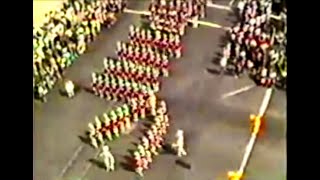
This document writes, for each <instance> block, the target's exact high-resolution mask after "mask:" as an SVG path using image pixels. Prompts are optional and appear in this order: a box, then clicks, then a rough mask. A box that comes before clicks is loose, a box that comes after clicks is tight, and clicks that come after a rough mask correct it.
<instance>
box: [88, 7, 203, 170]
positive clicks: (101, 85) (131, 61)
mask: <svg viewBox="0 0 320 180" xmlns="http://www.w3.org/2000/svg"><path fill="white" fill-rule="evenodd" d="M183 3H186V4H190V3H188V2H183ZM194 3H199V2H196V1H195V2H194ZM153 5H154V4H152V6H153ZM203 5H204V4H203ZM166 6H168V4H166V3H165V1H162V2H158V4H157V6H156V7H158V8H166ZM177 7H179V8H176V9H172V8H171V9H170V11H176V13H173V14H177V15H183V17H180V18H173V19H171V20H170V21H169V22H171V23H172V26H169V25H168V26H167V28H166V30H165V31H164V30H163V29H162V30H160V29H158V26H151V28H142V27H137V26H133V25H131V26H130V28H129V42H118V43H117V49H116V53H117V56H118V57H117V58H111V57H107V58H104V60H103V64H104V70H103V71H102V72H94V73H92V91H93V93H94V94H95V95H97V96H99V97H100V98H103V99H106V100H115V101H121V102H125V105H123V106H120V107H118V108H116V109H115V110H111V111H110V112H107V113H104V114H103V116H102V117H100V118H99V117H96V118H95V123H90V124H89V139H90V141H91V144H92V145H93V146H94V147H96V148H98V147H99V146H102V145H104V144H105V140H106V139H107V140H109V141H111V140H114V139H115V138H116V137H119V136H120V135H121V134H126V133H128V131H130V129H131V128H132V127H133V124H132V123H135V122H137V121H138V120H140V119H144V118H145V117H146V116H149V115H150V116H151V117H152V121H153V122H154V123H155V124H154V125H153V126H152V128H150V131H148V133H147V134H146V135H145V136H144V137H142V138H141V143H138V144H139V145H138V146H137V149H138V150H137V151H136V152H135V154H134V158H133V159H135V161H134V166H135V170H136V172H137V173H138V174H139V175H142V171H143V170H145V169H147V168H148V167H149V164H150V163H151V160H150V158H151V157H152V156H154V155H156V154H158V153H157V151H159V150H160V149H161V147H162V145H163V140H164V136H165V134H166V132H167V131H166V128H167V127H168V125H169V124H168V122H169V121H168V116H167V111H166V103H165V102H164V101H160V100H158V98H157V97H156V93H157V92H158V91H159V89H160V82H159V77H160V76H164V77H168V76H169V60H170V59H172V58H180V57H181V54H182V44H181V34H183V33H184V32H185V28H186V27H187V21H186V19H189V18H194V17H192V16H199V14H200V13H198V14H196V15H195V13H194V12H193V11H192V10H190V11H186V13H185V14H182V13H177V12H181V8H182V7H188V6H177ZM191 7H192V6H190V8H191ZM191 9H192V8H191ZM161 12H164V11H152V12H151V16H157V17H159V13H161ZM160 15H161V16H160V17H162V18H161V19H159V18H157V20H159V21H165V20H168V19H163V18H165V17H168V18H170V16H166V15H165V14H160ZM150 19H152V18H150ZM177 19H181V21H177ZM150 24H159V23H158V22H150ZM177 25H179V26H178V27H179V30H177V29H175V27H177ZM168 27H172V28H171V29H170V28H168ZM181 27H183V28H181ZM181 31H182V32H181ZM161 124H164V125H161ZM158 128H159V129H158ZM160 132H162V133H160ZM156 139H157V140H156ZM155 143H156V144H155ZM146 144H148V145H146ZM153 145H155V146H153ZM141 147H143V148H144V150H143V151H142V150H141ZM149 148H151V149H152V150H151V149H149ZM143 152H144V153H143ZM148 152H151V155H150V153H148ZM148 154H149V156H148Z"/></svg>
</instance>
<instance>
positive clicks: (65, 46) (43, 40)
mask: <svg viewBox="0 0 320 180" xmlns="http://www.w3.org/2000/svg"><path fill="white" fill-rule="evenodd" d="M125 6H126V2H125V1H124V0H68V1H66V2H63V5H62V8H61V9H58V10H57V11H50V12H49V13H47V14H46V15H45V19H44V23H43V25H42V26H40V27H34V28H33V56H34V57H33V72H34V74H33V89H34V95H35V98H37V99H40V100H42V101H46V98H45V95H46V94H47V93H48V92H49V91H50V90H51V89H52V88H53V86H54V85H55V83H56V81H57V80H58V79H60V78H62V76H63V72H64V69H65V68H67V67H69V66H70V65H71V64H73V62H74V61H75V60H76V59H77V58H78V57H79V55H81V54H83V53H84V52H85V51H86V48H87V45H88V43H90V42H92V41H93V40H94V39H95V38H96V37H97V35H98V34H99V32H100V31H101V29H102V28H103V27H110V26H111V25H113V24H114V23H115V22H116V20H117V19H116V16H115V15H116V14H117V13H119V12H121V11H122V10H123V8H124V7H125Z"/></svg>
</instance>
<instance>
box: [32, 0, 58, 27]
mask: <svg viewBox="0 0 320 180" xmlns="http://www.w3.org/2000/svg"><path fill="white" fill-rule="evenodd" d="M62 1H63V0H33V26H35V27H36V26H39V25H41V24H42V22H43V19H44V15H45V14H46V13H47V12H49V11H51V10H55V9H58V8H59V6H60V5H61V4H62Z"/></svg>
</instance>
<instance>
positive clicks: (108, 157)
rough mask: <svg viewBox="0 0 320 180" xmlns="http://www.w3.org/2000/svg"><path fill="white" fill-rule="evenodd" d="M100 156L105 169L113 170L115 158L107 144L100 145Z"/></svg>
mask: <svg viewBox="0 0 320 180" xmlns="http://www.w3.org/2000/svg"><path fill="white" fill-rule="evenodd" d="M100 156H102V157H103V161H104V164H105V166H106V170H107V171H110V170H111V171H114V164H115V159H114V157H113V155H112V154H111V152H110V149H109V146H107V145H105V146H103V147H102V152H101V154H100Z"/></svg>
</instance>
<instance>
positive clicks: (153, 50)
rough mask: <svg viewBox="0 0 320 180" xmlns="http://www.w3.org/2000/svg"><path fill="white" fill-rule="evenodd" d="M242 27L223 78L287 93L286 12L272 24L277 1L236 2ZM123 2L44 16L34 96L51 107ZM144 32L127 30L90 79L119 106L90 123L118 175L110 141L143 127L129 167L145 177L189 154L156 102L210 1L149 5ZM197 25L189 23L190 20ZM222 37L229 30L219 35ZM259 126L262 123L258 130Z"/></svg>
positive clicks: (107, 0)
mask: <svg viewBox="0 0 320 180" xmlns="http://www.w3.org/2000/svg"><path fill="white" fill-rule="evenodd" d="M233 5H234V6H236V8H237V13H239V17H240V18H239V23H237V24H236V25H235V26H233V27H231V28H228V31H227V32H226V33H227V36H228V41H227V44H226V46H225V47H224V48H223V52H222V57H221V58H220V59H219V64H220V67H221V73H224V72H226V71H228V72H230V71H231V72H232V73H233V74H234V76H235V77H236V78H239V77H240V76H241V75H242V74H244V73H246V74H247V75H248V76H249V77H250V78H252V79H253V80H254V81H255V82H256V83H257V85H259V86H263V87H268V88H270V87H274V86H277V87H279V88H282V89H286V79H287V56H286V44H287V40H286V33H287V28H286V8H285V7H283V10H281V12H280V15H279V17H280V19H275V18H273V11H272V5H273V3H272V1H269V0H264V1H258V0H240V1H238V2H237V3H233ZM126 6H127V2H126V1H124V0H102V1H100V0H95V1H86V0H79V1H76V0H69V1H68V2H66V3H64V5H63V8H62V9H61V10H60V11H57V12H50V13H49V14H48V15H47V19H46V22H45V23H44V26H43V27H40V28H34V38H33V40H34V63H33V65H34V76H33V77H34V84H33V86H34V94H35V97H36V98H38V99H41V100H42V101H43V102H45V101H46V94H47V93H48V92H49V91H50V90H51V89H52V88H53V87H54V85H55V83H56V82H57V80H59V79H63V74H64V71H65V69H66V68H67V67H69V66H71V65H72V64H73V63H74V62H75V61H76V60H77V58H78V57H79V56H80V55H81V54H83V53H84V52H85V51H86V49H87V46H88V44H89V43H90V42H92V41H94V40H95V39H96V37H97V35H98V34H99V32H100V31H101V30H102V28H104V27H106V28H109V27H111V25H113V24H114V23H115V22H116V20H117V18H116V15H118V13H122V12H124V10H125V9H126ZM148 10H149V14H148V15H147V17H142V18H145V20H146V21H147V23H146V24H143V26H140V25H134V24H132V25H130V26H129V27H128V29H129V34H128V40H127V42H124V41H118V42H117V43H116V48H115V53H116V57H110V56H107V57H104V58H103V59H101V65H102V67H101V69H99V70H97V71H95V72H92V73H91V84H90V87H83V88H85V89H87V90H89V92H91V93H92V94H94V95H95V96H97V97H99V98H101V99H103V100H106V101H115V102H118V103H121V104H122V105H119V106H117V107H115V108H113V109H111V110H110V111H106V112H103V113H102V114H101V115H96V116H95V117H93V122H91V123H89V124H88V126H87V127H88V130H87V134H86V135H87V139H88V140H89V141H90V144H91V146H92V147H93V148H95V149H96V150H98V151H99V157H101V158H102V159H103V163H104V166H105V169H106V171H107V172H111V171H116V170H117V167H116V162H117V158H115V156H114V154H113V149H111V148H110V146H109V143H111V142H112V141H115V140H117V139H118V138H121V136H123V135H127V134H130V132H131V131H133V130H134V129H135V127H136V126H138V125H139V122H141V121H144V122H146V123H147V125H145V126H146V127H147V128H146V129H144V131H143V135H141V136H140V137H139V143H137V144H136V145H135V148H134V149H133V150H132V153H131V159H130V160H128V162H126V163H127V164H129V165H130V167H131V169H132V170H133V171H134V172H135V173H136V174H137V175H139V176H141V177H143V176H144V175H145V173H146V171H147V170H148V169H150V168H151V167H152V163H153V162H154V159H155V158H156V157H157V156H158V155H159V154H160V153H162V152H163V151H165V148H164V146H165V145H169V146H170V147H171V149H172V150H173V151H174V152H175V154H176V155H177V156H178V157H183V156H187V155H188V151H187V149H186V148H185V138H184V130H183V129H180V128H179V129H178V130H177V131H176V132H175V140H174V141H173V142H169V141H168V138H167V136H168V134H169V132H170V133H174V132H171V131H172V129H171V122H172V121H174V119H171V118H170V116H169V114H168V111H169V109H168V104H167V103H166V101H165V100H164V99H162V98H160V97H159V96H158V94H159V91H160V90H161V89H162V88H161V81H160V78H161V77H170V75H171V69H170V62H171V61H173V60H174V59H179V58H181V57H183V55H184V51H185V49H184V45H183V42H182V37H183V35H185V34H186V33H187V28H188V26H189V27H190V26H192V27H197V26H198V23H197V22H198V21H199V20H200V19H201V18H205V17H206V14H207V1H206V0H170V1H168V0H152V2H151V4H150V5H149V8H148ZM190 20H192V21H190ZM222 31H224V30H222ZM74 89H75V84H73V82H72V81H70V80H67V81H66V83H65V90H66V92H67V96H68V97H69V98H72V97H74V96H75V91H74ZM263 116H264V114H259V115H258V116H254V115H252V116H250V118H251V124H254V125H252V126H251V128H252V129H254V130H252V131H254V132H255V133H256V134H258V132H259V130H260V126H261V123H262V121H261V119H264V117H263ZM257 124H258V125H257ZM243 173H244V172H241V173H240V172H239V171H237V172H231V171H230V172H228V173H226V174H227V177H229V180H240V179H243Z"/></svg>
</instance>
